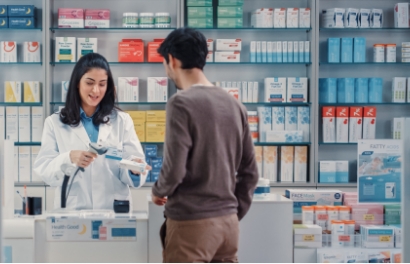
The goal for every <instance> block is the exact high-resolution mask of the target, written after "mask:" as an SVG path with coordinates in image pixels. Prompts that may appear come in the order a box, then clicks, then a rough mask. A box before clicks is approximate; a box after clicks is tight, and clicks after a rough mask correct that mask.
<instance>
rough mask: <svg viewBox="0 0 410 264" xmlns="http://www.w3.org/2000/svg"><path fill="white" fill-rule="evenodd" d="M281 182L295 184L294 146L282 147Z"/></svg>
mask: <svg viewBox="0 0 410 264" xmlns="http://www.w3.org/2000/svg"><path fill="white" fill-rule="evenodd" d="M280 150H281V153H280V161H281V162H280V181H281V182H293V160H294V154H295V147H294V146H282V147H281V148H280Z"/></svg>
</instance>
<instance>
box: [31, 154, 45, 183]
mask: <svg viewBox="0 0 410 264" xmlns="http://www.w3.org/2000/svg"><path fill="white" fill-rule="evenodd" d="M39 152H40V146H32V147H31V168H32V169H31V181H32V182H41V181H43V179H41V177H39V176H38V175H37V174H35V173H33V168H34V161H36V159H37V156H38V153H39Z"/></svg>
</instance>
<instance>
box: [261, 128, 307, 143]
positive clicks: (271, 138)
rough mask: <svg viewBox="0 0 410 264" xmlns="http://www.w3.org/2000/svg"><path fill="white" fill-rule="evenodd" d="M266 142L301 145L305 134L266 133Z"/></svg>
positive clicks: (282, 131)
mask: <svg viewBox="0 0 410 264" xmlns="http://www.w3.org/2000/svg"><path fill="white" fill-rule="evenodd" d="M266 142H272V143H275V142H280V143H301V142H303V132H302V131H299V130H271V131H267V132H266Z"/></svg>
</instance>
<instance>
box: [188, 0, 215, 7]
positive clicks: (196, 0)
mask: <svg viewBox="0 0 410 264" xmlns="http://www.w3.org/2000/svg"><path fill="white" fill-rule="evenodd" d="M186 6H212V0H187V1H186Z"/></svg>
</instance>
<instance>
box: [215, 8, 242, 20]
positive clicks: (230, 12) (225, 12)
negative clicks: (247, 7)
mask: <svg viewBox="0 0 410 264" xmlns="http://www.w3.org/2000/svg"><path fill="white" fill-rule="evenodd" d="M218 17H222V18H224V17H225V18H226V17H233V18H242V17H243V7H242V6H218Z"/></svg>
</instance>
